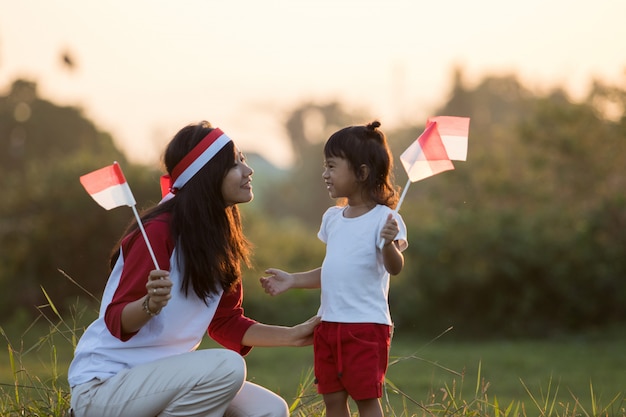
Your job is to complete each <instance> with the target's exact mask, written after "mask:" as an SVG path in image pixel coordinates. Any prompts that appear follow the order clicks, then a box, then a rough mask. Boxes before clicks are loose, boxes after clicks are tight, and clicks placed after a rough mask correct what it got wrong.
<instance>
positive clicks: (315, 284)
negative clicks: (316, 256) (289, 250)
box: [260, 267, 322, 295]
mask: <svg viewBox="0 0 626 417" xmlns="http://www.w3.org/2000/svg"><path fill="white" fill-rule="evenodd" d="M321 271H322V268H321V267H320V268H315V269H312V270H310V271H306V272H296V273H293V274H290V273H289V272H285V271H282V270H280V269H275V268H269V269H267V270H266V271H265V273H266V274H270V275H269V276H267V277H261V279H260V281H261V286H263V288H264V289H265V292H266V293H268V294H270V295H278V294H280V293H283V292H285V291H287V290H288V289H290V288H320V284H321V276H322V274H321Z"/></svg>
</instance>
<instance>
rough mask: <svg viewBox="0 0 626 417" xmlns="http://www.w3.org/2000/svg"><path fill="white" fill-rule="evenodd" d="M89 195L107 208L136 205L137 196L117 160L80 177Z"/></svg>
mask: <svg viewBox="0 0 626 417" xmlns="http://www.w3.org/2000/svg"><path fill="white" fill-rule="evenodd" d="M80 183H81V184H82V185H83V187H85V190H86V191H87V192H88V193H89V195H90V196H91V197H92V198H93V199H94V200H96V203H98V204H100V205H101V206H102V207H104V208H105V209H107V210H111V209H112V208H115V207H120V206H130V207H133V206H135V204H136V202H135V197H134V196H133V193H132V192H131V191H130V187H129V186H128V183H127V182H126V178H124V173H123V172H122V168H120V165H119V164H118V163H117V162H114V163H113V165H109V166H106V167H104V168H100V169H98V170H96V171H93V172H90V173H89V174H85V175H83V176H81V177H80Z"/></svg>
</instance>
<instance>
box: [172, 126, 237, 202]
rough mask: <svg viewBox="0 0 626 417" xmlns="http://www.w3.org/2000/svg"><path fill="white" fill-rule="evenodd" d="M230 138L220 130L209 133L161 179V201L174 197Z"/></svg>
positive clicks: (216, 129)
mask: <svg viewBox="0 0 626 417" xmlns="http://www.w3.org/2000/svg"><path fill="white" fill-rule="evenodd" d="M228 142H230V138H229V137H228V136H226V135H225V134H224V132H222V131H221V130H220V129H218V128H215V129H213V130H211V131H210V132H209V134H208V135H206V136H205V137H204V138H203V139H202V140H201V141H200V142H199V143H198V144H197V145H196V146H194V148H193V149H192V150H191V152H189V153H188V154H187V155H185V157H184V158H183V159H181V160H180V162H179V163H178V164H176V166H175V167H174V169H173V170H172V175H171V176H170V175H163V176H162V177H161V195H162V197H163V198H162V200H161V203H163V202H164V201H167V200H169V199H170V198H172V197H174V195H175V194H176V191H177V190H179V189H181V188H182V187H183V186H184V185H185V184H187V181H189V180H190V179H191V178H192V177H193V176H194V175H196V174H197V173H198V171H200V169H201V168H202V167H203V166H205V165H206V164H207V163H208V162H209V161H210V160H211V158H213V157H214V156H215V154H217V153H218V152H219V151H220V149H222V148H223V147H224V145H226V144H227V143H228Z"/></svg>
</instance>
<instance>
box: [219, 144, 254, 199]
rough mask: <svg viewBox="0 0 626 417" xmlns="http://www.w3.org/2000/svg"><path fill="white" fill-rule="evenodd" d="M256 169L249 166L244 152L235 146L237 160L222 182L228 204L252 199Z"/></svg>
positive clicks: (223, 194) (223, 192)
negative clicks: (253, 175) (253, 177)
mask: <svg viewBox="0 0 626 417" xmlns="http://www.w3.org/2000/svg"><path fill="white" fill-rule="evenodd" d="M253 173H254V170H253V169H252V168H250V167H249V166H248V164H247V163H246V159H245V157H244V156H243V153H241V152H240V151H239V149H238V148H237V147H235V160H234V161H233V166H232V168H231V169H230V170H229V171H228V172H227V173H226V176H225V177H224V181H223V182H222V196H223V197H224V201H225V202H226V205H227V206H232V205H235V204H239V203H248V202H250V201H252V198H253V197H254V194H253V193H252V174H253Z"/></svg>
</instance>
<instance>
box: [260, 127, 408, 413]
mask: <svg viewBox="0 0 626 417" xmlns="http://www.w3.org/2000/svg"><path fill="white" fill-rule="evenodd" d="M379 127H380V123H379V122H378V121H374V122H372V123H370V124H368V125H367V126H351V127H346V128H344V129H341V130H339V131H338V132H336V133H334V134H333V135H332V136H331V137H330V138H329V139H328V141H327V142H326V145H325V146H324V156H325V164H324V165H325V169H324V173H323V175H322V177H323V178H324V182H325V183H326V188H328V192H329V193H330V196H331V197H332V198H338V199H345V200H346V202H347V204H346V205H343V206H335V207H331V208H329V209H328V210H327V211H326V213H324V216H323V217H322V224H321V227H320V230H319V233H318V237H319V238H320V240H322V242H324V243H325V244H326V257H325V258H324V262H323V263H322V266H321V267H320V268H317V269H314V270H311V271H307V272H298V273H287V272H285V271H281V270H279V269H274V268H270V269H268V270H267V271H266V273H268V274H269V276H267V277H263V278H261V284H262V285H263V287H264V288H265V291H266V292H267V293H269V294H271V295H277V294H280V293H282V292H284V291H286V290H287V289H289V288H320V287H321V294H322V295H321V306H320V310H319V312H318V315H319V316H320V317H321V319H322V323H321V324H320V325H319V326H318V327H317V328H316V329H315V333H314V341H313V348H314V354H315V366H314V367H315V378H316V380H317V389H318V392H319V393H320V394H322V395H323V398H324V403H325V406H326V415H327V416H328V417H349V416H350V410H349V407H348V396H350V397H352V399H353V400H354V401H355V402H356V404H357V406H358V409H359V414H360V416H361V417H379V416H382V407H381V404H380V397H381V396H382V386H383V381H384V379H385V372H386V370H387V362H388V357H389V346H390V339H391V332H392V321H391V316H390V314H389V306H388V301H387V296H388V292H389V275H390V274H391V275H397V274H399V273H400V271H402V267H403V266H404V257H403V255H402V251H403V250H404V249H405V248H406V247H407V244H408V243H407V240H406V228H405V226H404V222H403V221H402V218H401V217H400V215H398V214H397V213H396V212H394V211H393V210H392V209H393V208H394V207H395V205H396V203H397V201H398V195H397V192H396V190H395V189H394V186H393V182H392V166H393V160H392V158H391V152H390V151H389V148H388V146H387V140H386V138H385V135H384V134H383V132H381V131H380V130H379V129H378V128H379ZM381 239H382V240H383V241H384V246H383V247H382V249H380V248H379V243H380V241H381Z"/></svg>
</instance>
